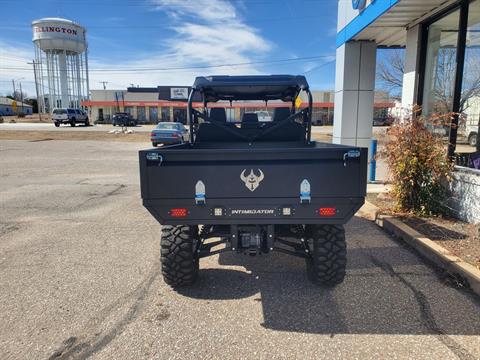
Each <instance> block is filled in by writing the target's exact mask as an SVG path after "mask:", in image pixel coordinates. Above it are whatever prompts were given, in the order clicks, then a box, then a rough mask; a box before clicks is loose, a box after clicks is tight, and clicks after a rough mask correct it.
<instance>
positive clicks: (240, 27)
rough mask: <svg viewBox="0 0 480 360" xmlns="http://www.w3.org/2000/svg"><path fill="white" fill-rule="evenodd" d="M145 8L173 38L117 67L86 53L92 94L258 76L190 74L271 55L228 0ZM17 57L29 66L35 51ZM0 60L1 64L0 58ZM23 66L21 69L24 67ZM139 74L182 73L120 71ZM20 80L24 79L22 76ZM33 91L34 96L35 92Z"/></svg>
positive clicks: (154, 0)
mask: <svg viewBox="0 0 480 360" xmlns="http://www.w3.org/2000/svg"><path fill="white" fill-rule="evenodd" d="M149 4H150V5H151V9H152V10H153V11H162V12H164V13H165V14H166V15H167V16H168V19H169V25H170V29H171V30H172V31H173V33H174V35H173V36H172V37H171V38H169V39H165V40H163V41H162V42H161V43H160V44H159V47H158V48H156V49H153V50H149V51H148V52H147V51H145V50H142V49H139V50H138V51H137V52H136V53H137V56H138V57H137V58H132V55H130V54H129V56H128V57H126V58H125V59H124V60H122V61H121V62H114V61H112V60H111V59H108V58H101V57H98V56H96V54H94V53H91V52H90V53H89V68H90V69H91V70H92V71H90V73H89V75H90V88H91V89H99V88H101V87H102V85H101V84H100V81H108V85H107V88H109V89H114V88H115V89H122V88H125V87H127V86H130V84H135V85H139V86H157V85H177V84H178V85H191V84H192V83H193V80H194V78H195V77H196V76H199V75H215V74H226V75H236V74H237V75H238V74H258V73H261V71H260V69H259V68H258V67H257V66H255V65H253V64H250V65H237V66H222V67H213V68H200V69H194V68H192V67H196V66H205V67H206V66H212V65H219V64H239V63H249V62H255V61H261V60H264V59H265V55H267V54H268V53H269V52H270V50H271V49H272V47H273V45H272V44H271V43H270V42H269V41H267V40H266V39H265V38H263V37H262V36H261V34H260V33H259V31H258V30H257V29H255V28H253V27H251V26H249V25H248V24H246V23H245V21H244V20H243V19H242V17H241V16H240V14H239V12H238V10H237V8H236V7H235V6H233V5H232V3H231V2H229V1H226V0H149ZM87 37H88V34H87ZM88 40H89V41H90V42H92V41H97V40H98V39H96V38H95V37H93V36H92V37H90V38H88ZM0 45H1V43H0ZM2 50H3V49H2ZM5 52H6V53H16V52H17V50H16V49H15V48H12V49H7V51H2V52H1V53H0V56H1V55H2V54H3V53H5ZM21 53H22V54H23V55H22V56H24V57H25V59H28V60H30V59H31V58H32V56H33V45H31V48H30V50H29V51H23V50H22V52H21ZM0 60H3V59H2V58H0ZM22 61H23V59H22ZM25 62H26V61H25ZM17 65H18V63H17ZM4 66H6V65H4V64H3V63H2V66H1V67H4ZM27 66H28V65H26V64H24V63H23V64H22V67H27ZM8 67H11V66H10V65H9V66H8ZM138 68H185V69H177V70H170V71H143V72H125V71H123V72H122V71H121V70H122V69H138ZM94 69H108V70H109V71H94ZM4 72H5V73H4ZM28 75H29V78H31V79H32V81H33V71H31V72H28ZM12 76H16V75H14V73H13V72H12V71H10V70H8V72H6V71H3V70H2V79H3V78H4V77H7V78H8V79H11V78H12ZM19 76H25V72H22V74H21V75H19ZM3 85H4V83H0V91H1V90H3V88H4V86H3ZM32 90H33V91H34V87H33V86H32ZM29 93H30V91H29ZM33 93H34V92H32V94H33Z"/></svg>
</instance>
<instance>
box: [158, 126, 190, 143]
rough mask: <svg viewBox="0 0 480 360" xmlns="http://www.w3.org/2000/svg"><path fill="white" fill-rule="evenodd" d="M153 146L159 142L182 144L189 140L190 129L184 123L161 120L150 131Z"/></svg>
mask: <svg viewBox="0 0 480 360" xmlns="http://www.w3.org/2000/svg"><path fill="white" fill-rule="evenodd" d="M150 139H151V141H152V145H153V146H157V145H158V144H182V143H184V142H185V141H187V140H188V131H187V129H186V128H185V126H184V125H183V124H182V123H178V122H160V123H158V124H157V127H156V128H155V129H153V130H152V132H151V133H150Z"/></svg>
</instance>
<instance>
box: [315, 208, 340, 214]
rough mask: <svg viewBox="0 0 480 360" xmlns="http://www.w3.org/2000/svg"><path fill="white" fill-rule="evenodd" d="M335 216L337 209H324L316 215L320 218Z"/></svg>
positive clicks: (319, 210)
mask: <svg viewBox="0 0 480 360" xmlns="http://www.w3.org/2000/svg"><path fill="white" fill-rule="evenodd" d="M336 214H337V209H336V208H334V207H324V208H320V209H318V215H320V216H335V215H336Z"/></svg>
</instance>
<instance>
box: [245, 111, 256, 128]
mask: <svg viewBox="0 0 480 360" xmlns="http://www.w3.org/2000/svg"><path fill="white" fill-rule="evenodd" d="M257 127H258V115H257V114H255V113H244V114H243V116H242V129H256V128H257Z"/></svg>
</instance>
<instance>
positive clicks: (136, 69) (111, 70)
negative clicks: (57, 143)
mask: <svg viewBox="0 0 480 360" xmlns="http://www.w3.org/2000/svg"><path fill="white" fill-rule="evenodd" d="M331 56H332V55H318V56H306V57H298V58H289V59H278V60H265V61H250V62H243V63H231V64H217V65H198V66H176V67H165V68H154V67H152V68H118V69H112V68H109V69H101V68H97V69H90V70H89V71H90V72H100V71H101V72H110V73H124V72H126V73H129V72H145V71H172V70H193V69H212V68H223V67H232V66H245V65H258V64H275V63H282V62H296V61H308V60H315V59H322V58H329V57H331ZM0 69H2V70H21V71H22V70H31V69H28V68H23V67H0Z"/></svg>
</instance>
